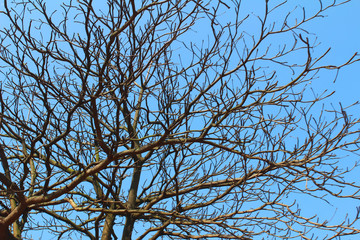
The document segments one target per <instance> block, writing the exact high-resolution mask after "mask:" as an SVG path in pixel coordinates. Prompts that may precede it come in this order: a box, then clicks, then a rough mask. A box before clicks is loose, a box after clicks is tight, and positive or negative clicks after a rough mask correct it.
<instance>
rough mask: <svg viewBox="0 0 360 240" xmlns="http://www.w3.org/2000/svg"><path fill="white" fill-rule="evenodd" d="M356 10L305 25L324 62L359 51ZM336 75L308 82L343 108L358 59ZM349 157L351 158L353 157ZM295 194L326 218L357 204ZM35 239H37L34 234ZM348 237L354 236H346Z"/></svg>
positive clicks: (352, 93) (353, 92) (354, 88)
mask: <svg viewBox="0 0 360 240" xmlns="http://www.w3.org/2000/svg"><path fill="white" fill-rule="evenodd" d="M291 1H295V0H290V2H291ZM303 1H306V0H303ZM254 2H255V3H253V4H254V7H255V8H256V4H257V2H258V3H261V4H262V2H263V1H254ZM331 2H332V1H331ZM1 7H2V5H1ZM359 10H360V1H358V0H353V1H351V2H350V3H348V4H345V5H342V6H339V7H336V8H333V9H330V10H329V11H328V12H327V13H328V14H327V15H328V16H327V17H325V18H322V19H317V20H314V21H312V22H311V23H310V24H308V25H307V30H308V31H310V32H312V33H314V34H316V35H317V37H318V42H320V43H321V44H320V45H319V47H318V48H317V50H316V51H317V52H318V53H319V54H320V53H321V52H324V51H325V50H326V49H327V48H329V47H331V51H330V53H329V54H328V56H327V57H326V58H325V59H324V60H326V61H323V63H326V64H333V65H336V64H341V63H343V62H344V61H346V59H348V58H350V57H351V56H352V54H353V53H354V52H356V51H358V52H360V41H359V40H360V14H359ZM335 74H336V71H332V72H325V71H324V72H321V74H320V75H319V79H318V80H316V81H313V82H312V84H311V87H312V88H313V89H314V91H316V92H322V91H323V90H325V89H329V90H330V91H332V90H336V93H335V94H334V95H333V96H332V97H330V98H329V99H328V100H326V102H325V104H327V105H330V104H334V105H335V106H338V103H339V101H341V102H343V106H344V107H345V106H347V105H349V104H352V103H354V102H356V101H358V100H360V97H359V90H358V89H360V79H359V75H360V62H358V63H355V64H353V65H352V66H348V67H346V68H344V69H342V70H341V71H340V73H339V75H338V78H337V81H336V82H335V83H333V78H334V76H335ZM359 110H360V108H359V107H358V106H355V107H354V108H351V109H349V110H348V111H349V114H351V113H352V114H358V113H359V112H360V111H359ZM355 117H356V116H355ZM350 157H351V158H354V157H356V156H350ZM353 176H354V178H356V177H358V174H354V175H353ZM354 180H355V179H354ZM298 197H299V199H298V200H299V201H302V200H304V206H306V207H307V209H303V210H304V211H305V212H307V213H309V214H311V213H312V212H316V211H318V212H319V213H320V214H322V215H323V216H326V217H329V218H336V217H339V218H340V217H344V215H345V214H346V213H347V212H350V213H353V211H355V209H356V207H357V206H359V205H360V203H358V202H357V201H346V202H347V204H345V205H342V207H340V206H339V207H338V209H336V208H333V207H332V206H324V205H323V204H324V202H318V201H313V202H306V201H305V199H301V196H300V195H298ZM334 201H335V200H334ZM43 237H44V236H43ZM34 239H36V237H35V235H34ZM342 239H346V238H342ZM347 239H353V238H352V237H349V238H347Z"/></svg>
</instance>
